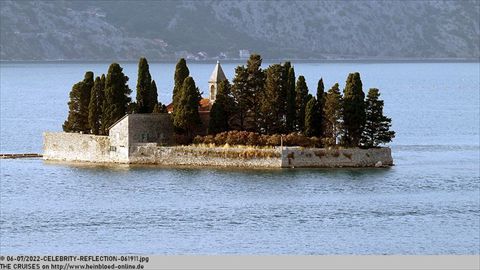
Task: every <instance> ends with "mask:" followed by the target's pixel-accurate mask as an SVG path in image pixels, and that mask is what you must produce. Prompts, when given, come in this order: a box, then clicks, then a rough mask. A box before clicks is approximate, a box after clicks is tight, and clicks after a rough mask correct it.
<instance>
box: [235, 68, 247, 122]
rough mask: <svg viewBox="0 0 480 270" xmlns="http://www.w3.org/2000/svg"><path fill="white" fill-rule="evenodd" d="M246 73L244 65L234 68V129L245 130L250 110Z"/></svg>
mask: <svg viewBox="0 0 480 270" xmlns="http://www.w3.org/2000/svg"><path fill="white" fill-rule="evenodd" d="M247 79H248V73H247V69H246V68H245V66H238V67H237V68H235V77H234V78H233V86H232V95H233V98H234V101H235V105H236V112H235V115H234V117H235V120H236V121H235V123H236V127H235V129H238V130H246V128H247V118H248V112H249V111H250V109H251V107H250V98H251V96H250V92H249V90H248V84H247Z"/></svg>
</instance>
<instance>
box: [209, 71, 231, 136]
mask: <svg viewBox="0 0 480 270" xmlns="http://www.w3.org/2000/svg"><path fill="white" fill-rule="evenodd" d="M234 107H235V103H234V99H233V96H232V93H231V85H230V83H229V82H228V80H225V81H222V82H220V83H219V84H218V90H217V95H216V100H215V103H214V104H213V105H212V108H211V110H210V122H209V125H208V133H209V134H216V133H220V132H223V131H228V130H230V124H229V120H230V118H231V117H232V115H233V113H234V112H235V109H234Z"/></svg>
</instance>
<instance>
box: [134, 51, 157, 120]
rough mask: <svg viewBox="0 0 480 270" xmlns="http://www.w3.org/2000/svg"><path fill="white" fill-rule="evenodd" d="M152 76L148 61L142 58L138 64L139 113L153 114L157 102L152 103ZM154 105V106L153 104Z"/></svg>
mask: <svg viewBox="0 0 480 270" xmlns="http://www.w3.org/2000/svg"><path fill="white" fill-rule="evenodd" d="M151 88H152V76H151V75H150V71H149V66H148V62H147V59H146V58H144V57H142V58H140V61H139V62H138V79H137V112H138V113H151V112H152V111H153V106H155V103H156V102H152V101H151V100H150V99H151V98H152V94H151V93H150V92H151ZM152 103H153V104H152Z"/></svg>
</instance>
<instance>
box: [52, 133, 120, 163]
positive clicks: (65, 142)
mask: <svg viewBox="0 0 480 270" xmlns="http://www.w3.org/2000/svg"><path fill="white" fill-rule="evenodd" d="M109 148H110V140H109V138H108V136H96V135H87V134H79V133H64V132H45V133H44V134H43V159H45V160H63V161H87V162H112V158H111V157H110V151H109V150H110V149H109Z"/></svg>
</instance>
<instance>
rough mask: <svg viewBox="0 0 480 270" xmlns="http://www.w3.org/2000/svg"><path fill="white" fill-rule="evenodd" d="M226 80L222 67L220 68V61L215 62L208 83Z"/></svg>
mask: <svg viewBox="0 0 480 270" xmlns="http://www.w3.org/2000/svg"><path fill="white" fill-rule="evenodd" d="M226 79H227V77H226V76H225V73H223V69H222V66H220V61H217V64H216V65H215V68H214V69H213V72H212V75H210V79H209V80H208V82H209V83H214V82H221V81H224V80H226Z"/></svg>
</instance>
